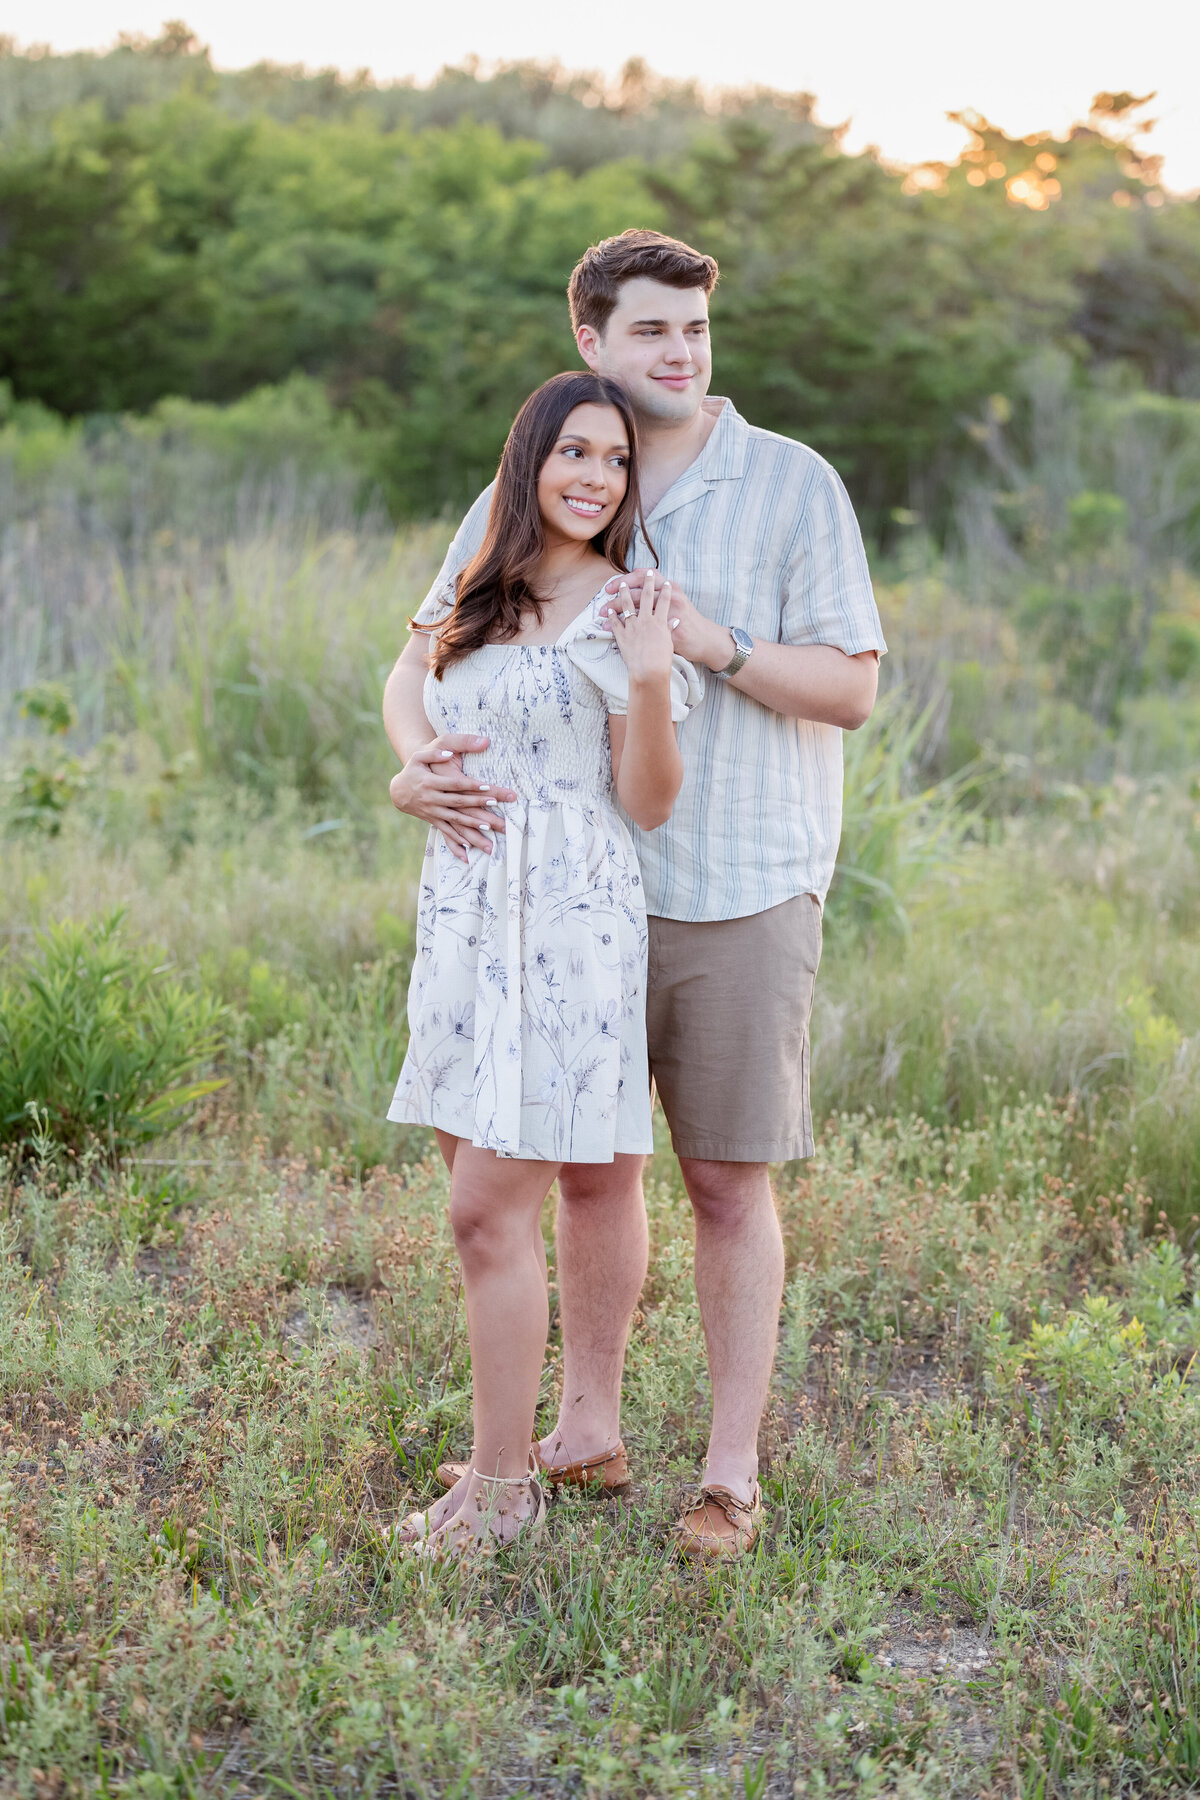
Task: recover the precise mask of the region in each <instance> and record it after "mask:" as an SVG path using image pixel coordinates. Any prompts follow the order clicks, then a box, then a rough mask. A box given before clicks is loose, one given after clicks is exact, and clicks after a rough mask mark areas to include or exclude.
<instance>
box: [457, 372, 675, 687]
mask: <svg viewBox="0 0 1200 1800" xmlns="http://www.w3.org/2000/svg"><path fill="white" fill-rule="evenodd" d="M589 405H590V406H612V407H615V409H616V411H617V412H618V413H620V415H621V422H622V424H623V425H624V427H625V434H626V437H627V439H628V442H629V463H628V468H627V471H626V473H627V480H626V484H625V496H624V498H623V500H622V501H621V504H620V506H619V507H618V508H617V510H616V512H615V514H614V515H613V517H612V519H611V520H610V521H609V523H608V524H607V525H606V526H605V527H604V530H603V531H601V532H598V533H597V534H596V536H595V537H594V538H593V539H592V545H593V547H594V548H595V549H596V550H598V551H599V552H600V555H601V556H603V557H605V558H606V560H607V561H608V562H610V563H611V564H612V566H613V568H614V569H619V570H624V569H627V568H628V566H629V563H628V557H629V550H630V546H631V545H632V543H633V534H634V530H635V528H636V527H637V526H638V525H639V524H640V525H641V527H642V534H643V536H645V532H646V526H645V521H644V520H643V518H642V508H641V502H640V500H639V499H638V466H637V428H636V426H635V424H634V418H633V410H632V408H631V407H630V404H629V397H628V395H627V394H626V392H625V390H624V388H622V387H620V386H618V384H617V383H616V382H615V381H609V380H608V379H607V378H606V377H605V376H603V375H593V374H591V373H584V372H580V373H579V374H566V375H552V376H551V377H550V380H549V381H547V382H544V383H543V384H542V386H541V387H540V388H538V389H537V390H536V392H534V393H532V394H530V396H529V398H528V400H527V401H526V402H525V404H524V406H523V407H522V408H521V410H520V412H519V413H518V414H517V416H516V418H515V419H514V420H513V427H512V430H511V431H510V432H509V434H508V442H507V443H506V444H505V446H504V454H503V455H502V456H501V458H500V468H499V470H498V472H497V475H496V486H495V489H494V491H493V493H492V504H491V508H490V510H489V512H488V522H487V532H486V535H485V536H484V540H483V543H482V545H481V546H480V548H479V551H478V554H477V555H475V556H473V557H472V558H471V560H470V562H469V563H467V565H466V567H465V568H464V569H463V570H462V572H461V574H460V575H459V577H458V582H457V584H456V588H455V598H454V610H453V612H452V613H451V614H450V617H449V619H448V620H447V621H446V623H445V624H444V625H443V626H442V627H441V628H440V629H439V630H438V631H437V632H435V633H434V634H432V642H431V645H430V656H429V665H430V667H431V668H432V670H433V672H434V674H435V675H436V676H437V677H438V679H439V681H440V680H441V678H442V676H443V675H444V673H445V671H446V670H447V669H448V668H449V666H450V664H451V663H453V662H457V661H458V660H459V658H460V657H463V656H469V655H470V653H471V651H472V650H478V649H479V647H480V646H481V645H482V644H487V643H493V642H503V641H504V640H505V639H507V638H514V637H516V636H517V635H518V633H519V632H520V629H521V620H522V617H523V615H524V614H525V613H526V612H527V611H532V612H534V613H536V615H537V620H538V624H539V625H540V624H541V621H542V607H543V605H544V604H545V596H544V595H542V594H539V592H538V589H537V578H538V572H539V569H540V566H541V561H542V557H543V555H544V554H545V549H546V534H545V529H544V527H543V524H542V512H541V507H540V506H539V504H538V476H539V475H540V474H541V472H542V469H543V467H544V466H545V463H546V461H547V459H548V457H549V456H550V454H551V452H552V451H553V449H554V446H555V444H557V442H558V440H559V438H560V437H561V436H562V430H563V426H564V424H565V423H566V420H567V416H568V414H570V413H572V412H574V410H575V408H576V407H577V406H589ZM647 542H649V539H647ZM651 554H653V551H651Z"/></svg>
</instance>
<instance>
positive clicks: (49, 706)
mask: <svg viewBox="0 0 1200 1800" xmlns="http://www.w3.org/2000/svg"><path fill="white" fill-rule="evenodd" d="M17 705H18V710H19V712H20V715H21V717H22V718H23V719H36V720H37V722H38V723H39V724H40V725H41V726H42V728H43V730H44V731H45V733H46V735H47V737H48V738H49V739H50V743H49V745H48V746H47V747H46V748H45V749H44V750H43V752H42V754H41V755H40V756H39V757H38V758H36V759H31V760H30V761H28V762H26V763H25V764H24V765H23V766H22V767H21V768H20V769H19V770H17V771H16V772H15V774H14V775H13V777H12V780H13V782H14V784H15V791H14V794H13V803H12V808H11V811H10V813H9V818H10V822H11V823H12V824H13V825H14V826H17V827H18V828H21V827H23V828H25V829H26V830H33V831H44V832H46V833H47V834H48V835H49V836H50V837H57V835H58V833H59V832H60V831H61V830H62V821H63V814H64V813H65V812H66V810H67V808H68V807H69V806H70V804H71V802H72V801H73V800H75V799H77V798H78V796H79V795H80V794H81V793H83V792H84V790H85V789H86V787H87V784H88V768H87V765H86V763H85V762H84V761H83V759H82V758H80V757H78V756H72V755H69V754H68V753H67V752H66V751H64V750H63V748H62V746H61V744H60V743H58V742H56V741H55V740H57V739H61V738H64V737H65V736H66V734H67V733H68V732H69V731H71V730H73V728H74V727H75V726H76V725H77V724H78V723H79V715H78V714H77V712H76V710H75V703H74V701H73V700H72V699H71V696H70V694H69V693H68V692H67V690H66V688H65V687H63V686H62V685H61V684H60V683H59V682H57V681H44V682H40V683H39V684H38V685H37V686H36V687H31V688H26V689H25V691H24V692H23V693H21V694H18V696H17Z"/></svg>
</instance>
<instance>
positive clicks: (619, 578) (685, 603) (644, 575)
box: [601, 569, 737, 670]
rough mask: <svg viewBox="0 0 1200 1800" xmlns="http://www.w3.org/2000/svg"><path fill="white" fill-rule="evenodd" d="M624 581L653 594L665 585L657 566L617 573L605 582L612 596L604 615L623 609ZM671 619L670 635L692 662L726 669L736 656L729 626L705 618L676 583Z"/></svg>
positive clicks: (681, 654)
mask: <svg viewBox="0 0 1200 1800" xmlns="http://www.w3.org/2000/svg"><path fill="white" fill-rule="evenodd" d="M622 582H626V583H628V585H629V587H630V589H631V590H633V591H634V592H635V593H640V592H641V591H642V590H643V589H645V590H646V591H647V592H648V593H649V595H650V596H651V598H652V597H653V595H654V593H655V591H656V589H657V588H658V587H659V586H665V585H666V583H665V581H664V578H663V577H662V576H661V575H660V574H659V573H658V571H657V570H656V569H634V570H633V572H632V574H630V575H615V576H614V577H613V579H612V580H611V581H609V582H606V583H605V587H604V591H605V593H606V594H611V595H612V599H611V600H610V601H609V602H608V603H607V604H606V605H605V606H603V607H602V608H601V617H602V618H607V617H608V616H609V615H611V614H612V613H614V612H619V611H620V608H619V607H618V605H617V594H618V591H619V589H620V587H621V584H622ZM671 620H672V629H671V637H672V640H673V642H674V645H675V649H676V650H677V652H678V653H679V655H680V656H686V658H687V660H688V661H689V662H690V663H698V664H700V665H701V666H702V667H704V668H706V669H713V670H717V669H724V668H725V667H727V665H728V664H729V663H730V662H731V661H732V660H733V653H734V651H735V649H736V648H737V646H736V644H735V643H734V641H733V637H732V634H731V633H730V631H729V628H728V626H725V625H718V624H717V622H716V620H715V619H709V618H706V617H705V615H704V614H703V613H702V612H698V611H697V610H696V608H695V607H694V606H693V605H692V603H691V601H690V600H689V599H688V598H687V595H686V594H685V593H684V592H683V591H682V589H681V588H677V587H675V586H674V585H673V584H672V585H671Z"/></svg>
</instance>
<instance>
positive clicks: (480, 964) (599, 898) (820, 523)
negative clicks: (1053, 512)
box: [384, 230, 885, 1558]
mask: <svg viewBox="0 0 1200 1800" xmlns="http://www.w3.org/2000/svg"><path fill="white" fill-rule="evenodd" d="M716 280H717V265H716V263H715V262H714V261H713V259H712V258H711V257H709V256H705V255H702V254H700V253H699V252H697V251H695V250H692V249H691V248H689V247H688V246H687V245H686V244H683V243H680V242H678V241H676V240H675V239H673V238H668V237H664V236H662V235H661V234H660V233H658V232H654V231H643V230H635V231H626V232H624V233H622V235H621V236H620V237H616V238H610V239H608V240H606V241H605V242H604V243H601V244H598V245H595V246H593V248H592V249H590V250H588V252H587V253H586V255H585V256H584V257H583V258H582V260H581V261H580V263H579V264H578V266H577V267H576V269H575V271H574V273H573V274H572V276H571V282H570V287H569V290H568V295H569V301H570V308H571V322H572V325H573V327H574V331H575V338H576V342H577V344H578V347H579V352H580V355H581V356H582V359H583V361H584V363H585V364H586V365H587V368H586V371H584V370H581V371H580V372H578V373H575V374H564V375H557V376H555V377H554V378H553V379H552V380H551V381H548V382H547V383H546V384H545V385H544V386H543V387H541V388H539V389H538V390H537V392H536V393H535V394H533V395H532V396H531V397H530V399H529V400H527V401H526V403H525V405H524V406H523V407H522V409H521V412H520V413H519V415H518V417H517V419H516V422H515V423H514V425H513V428H512V431H511V433H510V435H509V438H508V442H507V444H506V445H505V449H504V454H503V456H502V458H501V462H500V467H499V471H498V474H497V477H496V480H495V482H494V483H493V485H492V487H491V488H489V489H488V490H487V491H486V492H485V493H483V494H482V495H480V497H479V499H478V500H477V501H476V502H475V504H474V506H473V507H472V508H471V511H470V512H469V513H468V514H467V517H466V519H465V520H464V521H463V524H462V526H461V528H460V529H459V532H458V534H457V536H456V537H455V539H454V541H453V543H452V544H451V546H450V549H449V552H448V553H447V557H446V561H445V563H444V565H443V567H442V570H441V572H440V574H439V576H438V579H437V581H436V582H435V583H434V586H433V588H432V590H431V591H430V593H429V595H428V597H427V598H426V600H425V602H424V604H423V605H422V607H421V608H420V610H419V612H418V613H417V615H416V617H415V619H414V620H413V635H412V637H411V638H410V641H409V643H408V644H407V645H406V647H405V649H404V651H403V653H402V654H401V656H400V658H399V660H398V661H397V663H396V666H395V668H394V669H393V671H392V674H391V676H390V677H389V679H388V683H387V688H386V692H385V697H384V722H385V725H386V728H387V732H388V736H389V738H390V740H391V743H392V746H393V748H394V749H395V751H396V753H397V755H398V756H399V758H400V760H401V762H402V763H403V765H404V766H403V768H402V770H401V771H400V773H399V774H397V775H396V776H395V777H394V778H393V780H392V784H391V795H392V800H393V803H394V804H395V805H396V806H397V807H398V808H399V810H400V811H401V812H405V813H410V814H412V815H413V816H415V817H417V818H420V819H423V820H425V821H427V822H428V824H429V825H430V827H431V829H430V833H429V841H428V844H427V846H426V851H425V860H424V866H423V874H422V879H421V889H420V901H419V917H418V936H417V955H416V962H415V966H414V971H413V977H412V986H411V990H410V994H409V1008H408V1010H409V1023H410V1041H409V1049H408V1054H407V1056H406V1058H405V1062H404V1067H403V1069H402V1071H401V1074H400V1079H399V1083H398V1085H397V1088H396V1093H395V1098H394V1099H393V1102H392V1106H391V1108H390V1111H389V1117H390V1118H392V1119H393V1120H396V1121H401V1122H405V1123H414V1124H422V1125H427V1126H432V1127H433V1129H434V1130H435V1131H436V1133H437V1139H438V1143H439V1146H440V1148H441V1151H442V1155H443V1156H444V1158H445V1160H446V1163H447V1165H448V1167H449V1169H450V1218H451V1223H452V1226H453V1230H454V1236H455V1242H456V1244H457V1247H458V1251H459V1255H460V1258H461V1261H462V1269H463V1286H464V1292H465V1295H466V1306H467V1323H468V1331H469V1336H470V1346H471V1368H472V1381H473V1405H474V1435H475V1442H474V1445H473V1447H472V1451H471V1456H470V1458H469V1460H468V1461H467V1462H466V1463H464V1464H453V1463H451V1464H444V1465H443V1466H442V1469H441V1471H439V1473H440V1474H441V1475H442V1477H443V1480H444V1482H445V1484H446V1486H447V1488H448V1491H447V1492H446V1494H445V1495H444V1497H443V1498H442V1499H441V1500H440V1501H439V1502H437V1503H436V1504H435V1505H434V1506H432V1507H431V1508H430V1509H429V1510H428V1511H427V1512H424V1513H414V1514H412V1515H411V1516H410V1517H409V1518H407V1519H406V1520H404V1521H403V1522H402V1523H401V1524H400V1525H399V1526H398V1527H397V1528H396V1531H397V1535H398V1536H399V1538H400V1539H401V1541H402V1542H403V1543H405V1544H407V1545H409V1546H411V1550H412V1553H413V1554H415V1555H419V1556H434V1557H440V1556H445V1555H448V1554H455V1555H457V1554H460V1553H464V1552H465V1553H470V1552H475V1551H479V1550H487V1549H491V1548H493V1547H494V1546H495V1545H496V1544H497V1543H501V1542H507V1541H508V1540H510V1539H511V1538H513V1537H515V1536H517V1535H520V1534H522V1533H526V1532H529V1531H532V1530H536V1529H537V1527H538V1525H539V1524H540V1522H541V1520H542V1518H543V1517H544V1513H545V1489H546V1487H547V1486H550V1485H559V1484H562V1483H563V1482H579V1483H588V1482H594V1483H596V1484H600V1485H603V1486H606V1487H615V1486H620V1485H622V1484H623V1483H624V1482H625V1481H626V1480H628V1479H629V1469H628V1463H627V1458H626V1453H625V1448H624V1446H623V1444H622V1442H621V1437H620V1416H619V1415H620V1388H621V1372H622V1365H623V1361H624V1355H625V1345H626V1340H627V1337H628V1333H629V1326H630V1321H631V1319H632V1316H633V1312H634V1309H635V1307H636V1305H637V1300H638V1296H639V1293H640V1291H641V1287H642V1283H643V1280H644V1278H645V1274H646V1257H647V1229H646V1214H645V1206H644V1201H643V1196H642V1167H643V1160H644V1158H645V1156H646V1155H647V1153H648V1152H649V1151H650V1150H651V1149H652V1148H653V1136H652V1130H651V1103H652V1094H651V1081H653V1084H654V1088H655V1089H656V1090H657V1094H658V1099H659V1101H660V1103H661V1105H662V1108H663V1111H664V1113H665V1115H666V1119H667V1123H668V1125H669V1127H670V1131H671V1141H672V1145H673V1148H674V1151H675V1154H676V1155H677V1156H678V1158H679V1162H680V1167H681V1170H682V1173H683V1179H684V1183H685V1185H686V1188H687V1192H688V1195H689V1197H690V1199H691V1203H692V1208H693V1212H694V1215H695V1230H696V1248H695V1279H696V1290H697V1295H698V1299H699V1304H700V1313H701V1317H702V1320H703V1324H704V1334H705V1342H706V1345H707V1350H708V1363H709V1374H710V1377H711V1383H712V1397H713V1417H712V1430H711V1434H710V1437H709V1442H708V1455H707V1462H706V1465H705V1468H704V1470H703V1472H702V1476H701V1481H700V1485H699V1489H698V1492H697V1494H696V1496H695V1500H694V1503H692V1504H690V1505H689V1506H688V1507H687V1509H686V1511H685V1512H684V1514H683V1516H682V1518H681V1519H680V1520H679V1523H678V1527H677V1543H678V1546H679V1549H680V1550H681V1551H682V1552H683V1553H684V1554H685V1555H690V1556H693V1557H700V1558H703V1557H710V1556H711V1557H723V1556H736V1555H739V1554H741V1553H742V1552H744V1551H745V1550H747V1549H749V1547H750V1546H751V1545H752V1544H753V1542H754V1537H755V1533H756V1529H757V1514H758V1506H759V1496H758V1482H757V1473H758V1458H757V1440H758V1427H759V1420H760V1418H761V1415H762V1411H763V1407H764V1405H765V1403H766V1397H767V1390H768V1386H769V1383H770V1378H771V1368H772V1363H773V1360H774V1353H775V1340H776V1333H777V1328H778V1320H779V1308H780V1301H781V1297H782V1290H783V1274H784V1268H783V1244H782V1239H781V1235H780V1230H779V1222H778V1219H777V1217H776V1213H775V1207H774V1202H773V1199H772V1194H771V1187H770V1182H769V1179H768V1165H769V1164H770V1163H773V1162H780V1161H784V1160H787V1159H790V1158H796V1157H805V1156H809V1155H811V1153H812V1148H813V1144H812V1130H811V1124H810V1119H809V1099H808V1057H809V1046H808V1022H809V1014H810V1011H811V1006H812V998H813V983H814V979H815V976H816V971H817V964H818V961H819V959H820V950H821V904H822V901H823V899H824V896H825V893H826V890H827V888H828V886H829V881H830V878H831V875H832V872H833V865H834V858H835V856H836V853H837V846H838V838H839V835H840V829H841V798H842V794H841V789H842V746H841V732H842V730H852V729H854V728H855V727H857V726H858V725H861V724H862V723H863V721H864V720H865V719H866V717H867V716H868V714H869V713H870V711H871V707H872V705H873V703H874V699H875V691H876V684H877V680H878V666H879V655H880V653H881V652H882V651H883V650H884V648H885V646H884V642H883V638H882V635H881V631H880V624H879V617H878V613H877V612H876V609H875V603H874V599H873V597H872V593H871V585H870V578H869V576H868V572H867V566H866V558H865V555H864V552H863V546H862V540H861V537H860V535H859V531H858V527H857V524H856V522H855V518H854V514H853V512H852V510H851V506H850V502H849V500H848V498H847V496H846V493H845V490H844V488H843V487H842V484H841V482H840V481H839V480H838V477H837V475H836V474H835V473H834V472H833V470H832V469H831V468H830V467H829V466H828V465H827V464H826V463H824V462H823V461H822V460H821V458H820V457H818V456H816V455H815V454H814V453H813V452H812V451H811V450H808V449H806V448H805V447H804V446H803V445H802V444H798V443H794V442H792V441H791V440H790V439H787V438H783V437H779V436H777V435H775V434H774V433H771V432H767V431H761V430H758V429H756V428H754V427H753V426H750V425H748V424H747V423H746V422H745V421H744V420H743V419H741V418H740V417H739V415H738V414H737V412H736V411H735V410H734V408H733V406H732V405H731V403H730V402H729V401H728V400H721V399H716V398H710V397H709V396H708V386H709V380H710V375H711V367H712V354H711V346H710V341H709V323H708V301H709V296H710V295H711V293H712V290H713V288H714V286H715V284H716ZM556 1179H557V1181H558V1186H559V1204H558V1216H557V1227H556V1228H557V1245H558V1285H559V1300H560V1308H561V1318H562V1331H563V1371H564V1379H563V1391H562V1402H561V1406H560V1411H559V1417H558V1422H557V1424H556V1425H555V1427H554V1429H553V1430H552V1431H551V1432H550V1433H549V1435H548V1436H546V1437H544V1438H542V1439H541V1440H540V1441H536V1440H533V1438H532V1434H533V1429H534V1415H535V1410H536V1404H537V1394H538V1385H539V1380H540V1376H541V1371H542V1364H543V1359H544V1354H545V1347H546V1335H547V1329H548V1301H547V1285H546V1261H545V1249H544V1244H543V1239H542V1232H541V1214H542V1207H543V1204H544V1202H545V1200H546V1197H547V1195H548V1193H549V1191H550V1188H551V1187H552V1185H553V1183H554V1181H555V1180H556Z"/></svg>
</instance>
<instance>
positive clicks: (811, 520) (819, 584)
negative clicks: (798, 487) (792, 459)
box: [781, 453, 887, 656]
mask: <svg viewBox="0 0 1200 1800" xmlns="http://www.w3.org/2000/svg"><path fill="white" fill-rule="evenodd" d="M810 454H811V453H810ZM813 462H814V468H813V471H812V479H811V481H810V484H809V486H808V491H807V493H806V495H805V499H804V504H803V506H802V509H801V514H800V521H799V524H798V525H797V528H796V533H795V537H794V538H793V541H792V548H791V554H790V557H789V561H788V568H787V575H786V587H785V596H784V603H783V616H782V621H781V624H782V632H781V640H782V642H783V643H785V644H832V645H833V647H834V648H835V649H837V650H844V651H845V653H846V655H847V656H857V655H858V654H859V653H860V652H861V651H863V650H877V651H879V653H880V654H881V655H882V654H884V652H886V650H887V645H886V644H885V643H884V640H883V627H882V625H881V624H880V622H879V611H878V609H877V607H876V605H875V596H874V594H873V593H872V591H871V575H870V571H869V569H868V568H867V553H866V550H865V549H864V548H863V541H862V533H861V532H860V531H859V528H858V520H857V519H856V518H855V516H854V508H853V506H852V505H851V504H850V496H849V494H848V493H847V492H846V490H845V488H844V487H843V485H842V482H841V479H840V477H839V476H838V474H837V472H836V470H834V469H832V468H830V466H829V464H828V463H827V462H824V461H822V459H821V458H820V457H814V458H813Z"/></svg>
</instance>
